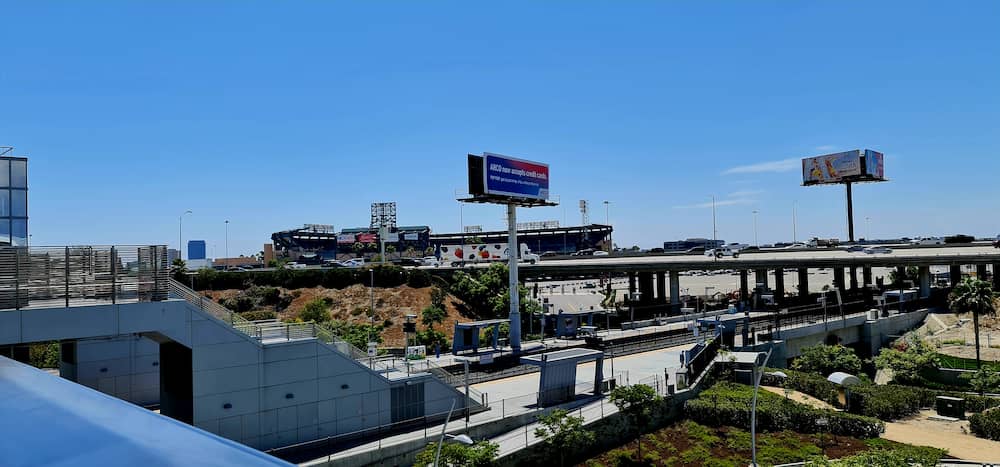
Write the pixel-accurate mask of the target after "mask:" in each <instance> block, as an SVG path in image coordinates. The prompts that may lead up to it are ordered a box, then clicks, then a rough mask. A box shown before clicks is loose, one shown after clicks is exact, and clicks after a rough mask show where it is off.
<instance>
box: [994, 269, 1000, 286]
mask: <svg viewBox="0 0 1000 467" xmlns="http://www.w3.org/2000/svg"><path fill="white" fill-rule="evenodd" d="M993 290H996V291H1000V263H993Z"/></svg>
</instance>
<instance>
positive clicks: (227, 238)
mask: <svg viewBox="0 0 1000 467" xmlns="http://www.w3.org/2000/svg"><path fill="white" fill-rule="evenodd" d="M228 263H229V220H228V219H226V264H224V265H223V267H224V268H226V269H229V267H228V266H227V265H228Z"/></svg>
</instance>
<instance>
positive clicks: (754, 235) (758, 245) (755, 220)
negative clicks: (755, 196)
mask: <svg viewBox="0 0 1000 467" xmlns="http://www.w3.org/2000/svg"><path fill="white" fill-rule="evenodd" d="M753 245H754V246H755V247H758V248H759V247H760V242H759V241H758V240H757V210H756V209H754V210H753Z"/></svg>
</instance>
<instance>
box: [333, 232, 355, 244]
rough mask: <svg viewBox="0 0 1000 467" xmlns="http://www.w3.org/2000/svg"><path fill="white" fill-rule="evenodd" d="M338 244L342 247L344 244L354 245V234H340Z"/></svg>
mask: <svg viewBox="0 0 1000 467" xmlns="http://www.w3.org/2000/svg"><path fill="white" fill-rule="evenodd" d="M337 243H339V244H341V245H343V244H349V243H354V234H340V235H337Z"/></svg>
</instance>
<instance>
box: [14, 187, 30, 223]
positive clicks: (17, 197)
mask: <svg viewBox="0 0 1000 467" xmlns="http://www.w3.org/2000/svg"><path fill="white" fill-rule="evenodd" d="M10 213H11V214H10V215H11V216H14V217H28V192H27V191H25V190H10Z"/></svg>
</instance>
